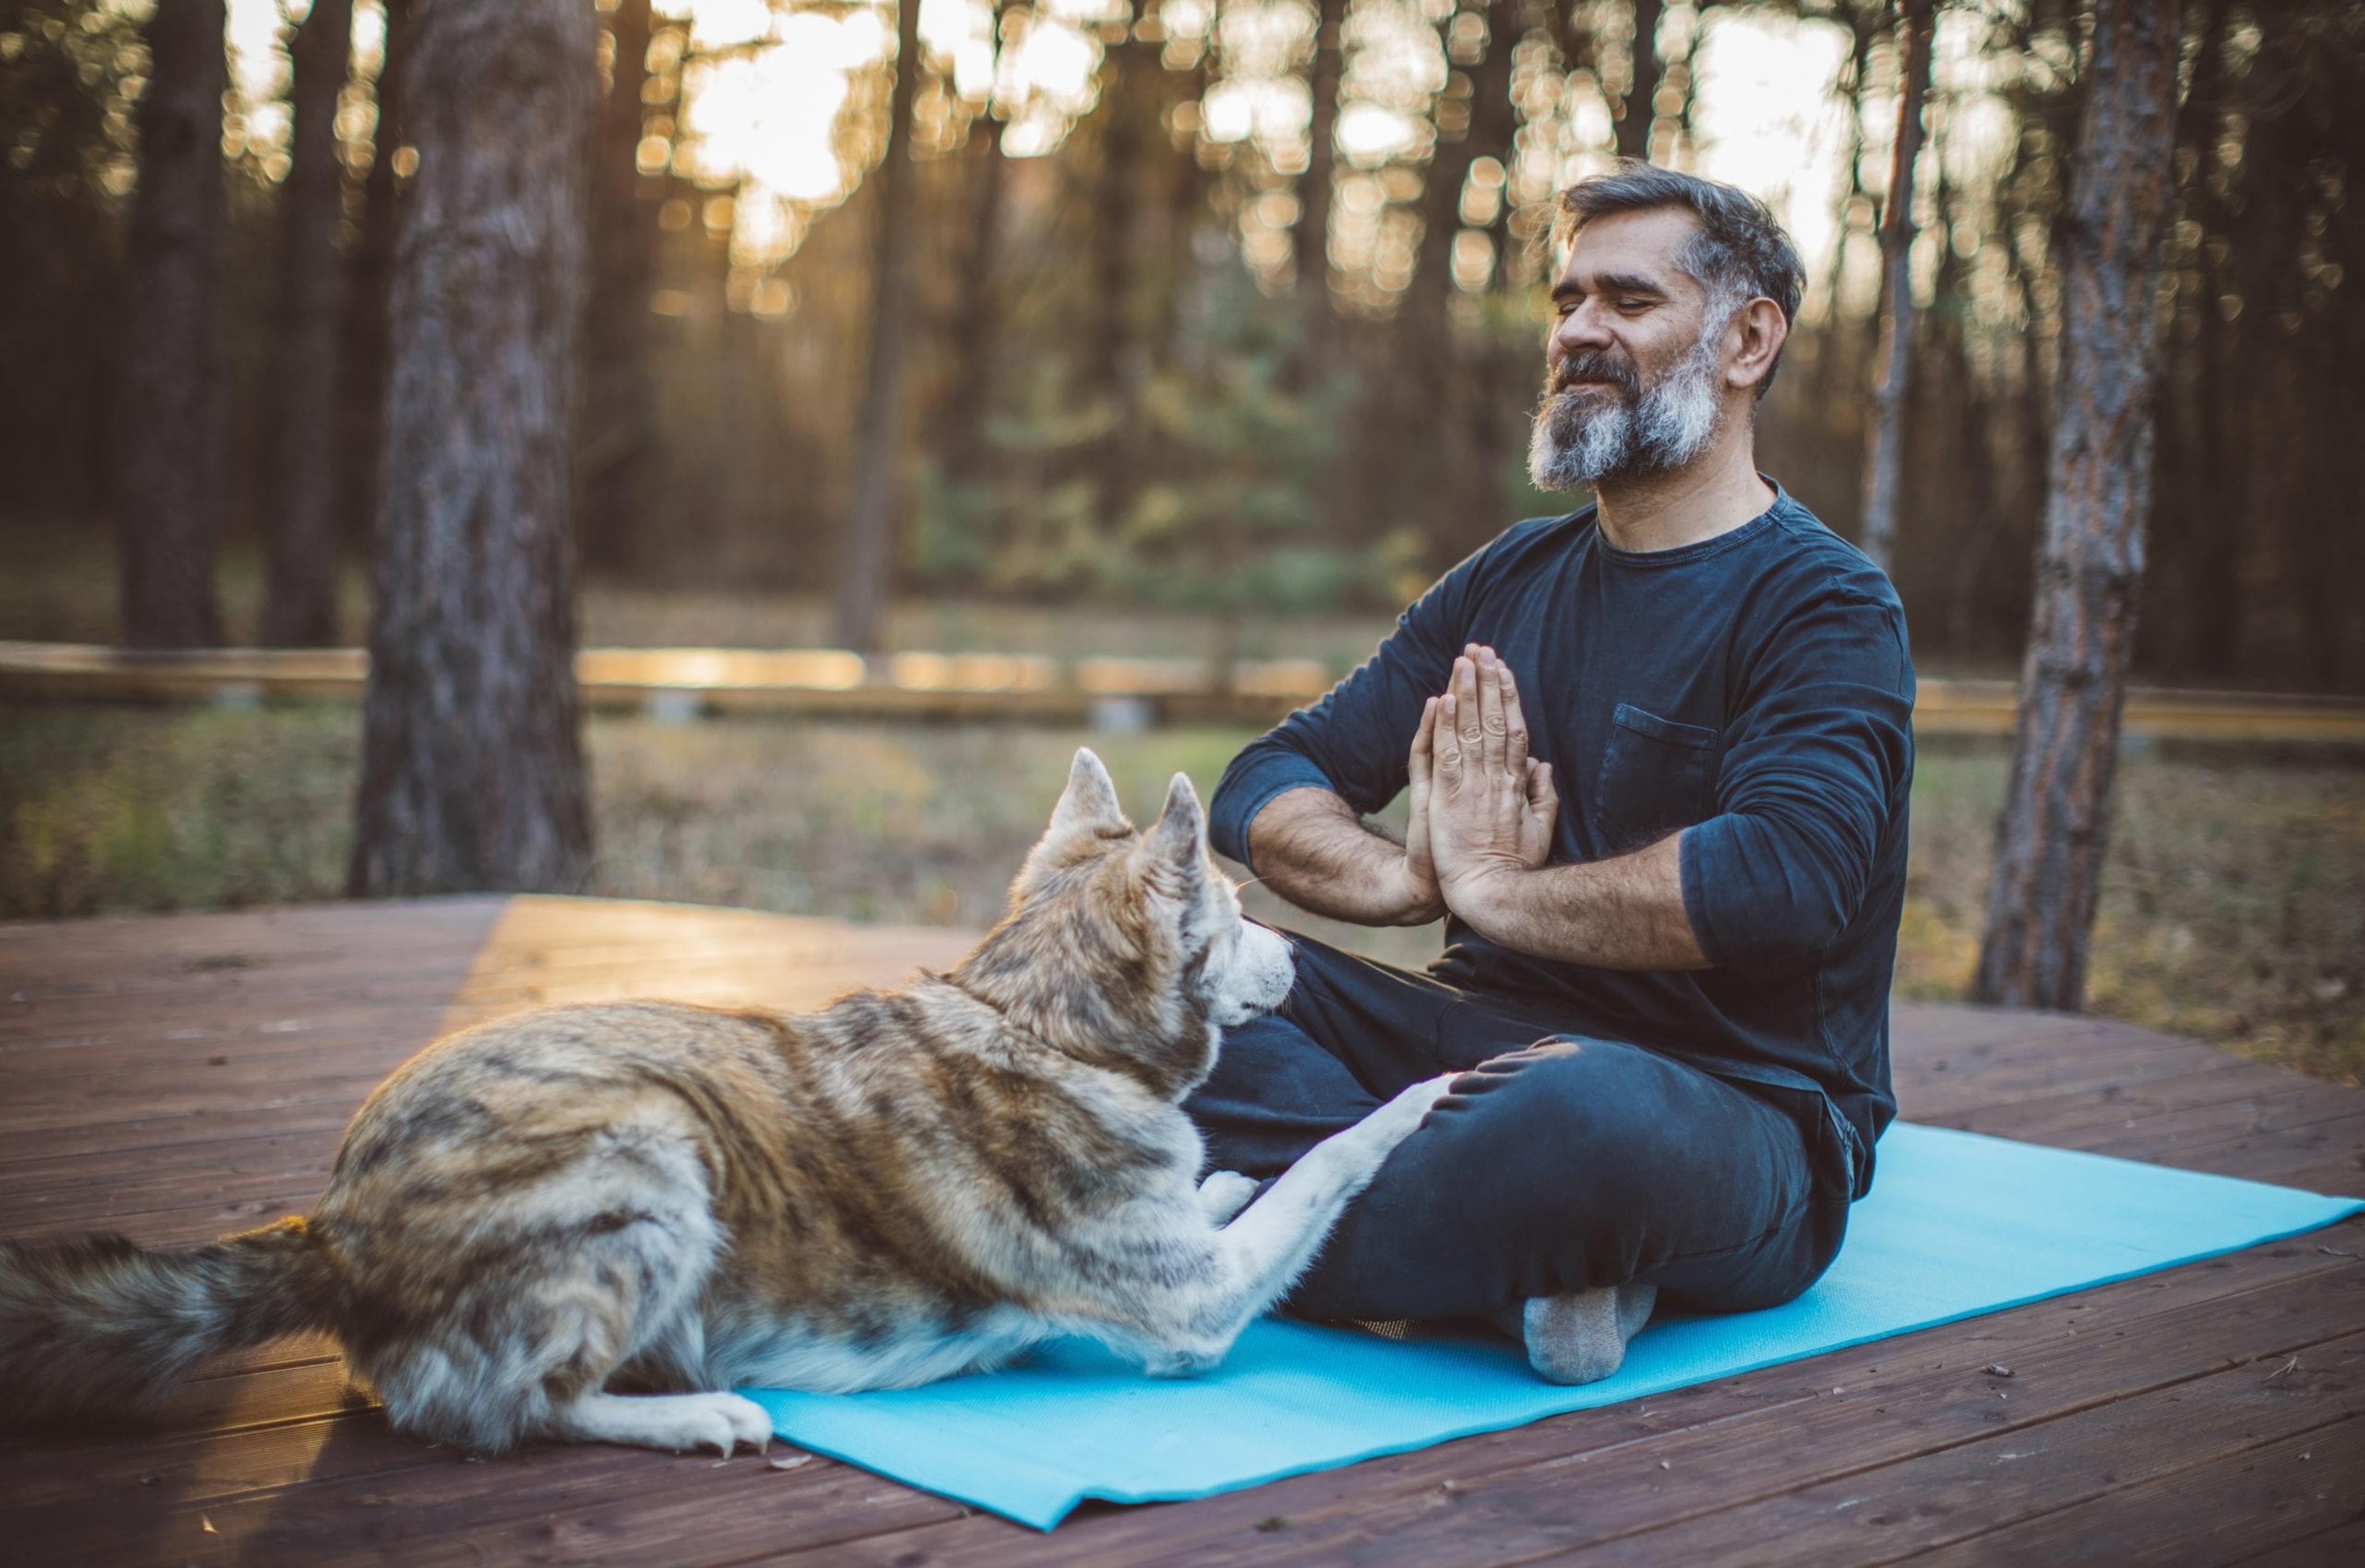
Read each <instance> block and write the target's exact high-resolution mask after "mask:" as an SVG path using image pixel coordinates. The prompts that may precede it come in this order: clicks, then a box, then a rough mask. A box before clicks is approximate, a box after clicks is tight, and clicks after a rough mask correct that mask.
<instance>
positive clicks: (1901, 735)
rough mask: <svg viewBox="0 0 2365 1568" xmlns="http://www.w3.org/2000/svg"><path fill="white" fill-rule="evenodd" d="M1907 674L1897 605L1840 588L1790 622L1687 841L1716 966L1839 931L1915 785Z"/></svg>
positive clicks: (1815, 945) (1782, 958)
mask: <svg viewBox="0 0 2365 1568" xmlns="http://www.w3.org/2000/svg"><path fill="white" fill-rule="evenodd" d="M1912 711H1913V677H1912V666H1911V662H1910V659H1909V656H1908V654H1907V651H1906V645H1905V631H1904V623H1903V621H1902V618H1901V617H1900V615H1899V613H1898V611H1897V609H1896V607H1895V605H1894V604H1893V603H1889V602H1883V601H1881V600H1878V599H1870V598H1866V597H1864V596H1862V595H1859V594H1857V593H1855V592H1853V591H1852V590H1850V589H1848V588H1844V587H1842V586H1839V585H1833V587H1832V588H1829V589H1828V590H1827V591H1826V592H1824V593H1823V594H1822V595H1821V596H1820V597H1817V598H1815V599H1810V600H1808V601H1807V602H1805V603H1803V604H1800V605H1799V606H1797V607H1796V608H1794V609H1793V610H1790V611H1789V612H1788V613H1787V614H1786V615H1785V616H1784V617H1783V618H1782V623H1781V627H1780V634H1779V636H1778V637H1776V638H1774V639H1772V640H1771V642H1770V644H1768V648H1767V652H1766V655H1765V663H1764V667H1762V668H1760V669H1758V670H1755V671H1754V672H1753V677H1752V678H1751V680H1750V681H1749V683H1748V687H1747V689H1746V691H1745V694H1744V699H1743V702H1742V704H1741V706H1740V710H1739V712H1738V713H1737V715H1736V716H1735V718H1734V720H1733V721H1732V724H1731V725H1730V728H1729V732H1728V739H1727V745H1726V750H1725V754H1724V758H1723V765H1722V768H1721V774H1720V778H1719V781H1718V787H1717V801H1716V804H1717V810H1718V814H1717V815H1715V816H1713V817H1711V818H1709V820H1708V821H1706V822H1704V823H1698V825H1697V826H1694V827H1692V828H1690V829H1688V830H1687V832H1686V833H1685V834H1684V838H1683V853H1682V873H1683V891H1684V908H1685V912H1686V913H1687V914H1688V915H1689V916H1690V919H1691V923H1692V929H1693V933H1694V935H1697V936H1698V939H1699V944H1700V947H1701V950H1702V951H1703V952H1705V953H1706V954H1707V955H1708V957H1709V960H1710V961H1711V962H1712V963H1714V964H1716V965H1718V966H1720V967H1723V966H1728V965H1731V966H1742V967H1761V966H1779V965H1790V964H1796V963H1799V962H1802V961H1805V960H1809V959H1811V958H1814V957H1815V956H1817V955H1818V954H1821V953H1822V952H1823V951H1824V950H1825V949H1827V948H1829V947H1830V946H1832V945H1833V943H1835V942H1837V941H1838V940H1839V939H1840V937H1841V936H1842V935H1844V934H1845V933H1846V932H1847V931H1848V929H1849V927H1850V926H1851V925H1852V924H1854V923H1855V920H1856V918H1857V916H1858V915H1859V913H1862V911H1863V910H1864V907H1865V900H1866V890H1867V888H1868V887H1869V886H1870V884H1871V882H1872V880H1873V876H1874V867H1875V865H1876V863H1877V861H1878V859H1879V857H1880V852H1881V849H1882V843H1881V840H1882V836H1883V834H1884V833H1885V832H1886V831H1888V829H1889V824H1891V823H1895V822H1899V821H1901V803H1902V801H1903V797H1904V794H1905V791H1906V790H1907V789H1908V788H1909V787H1910V785H1911V756H1912V741H1911V724H1912Z"/></svg>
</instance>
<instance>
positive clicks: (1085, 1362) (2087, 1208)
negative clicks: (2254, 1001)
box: [742, 1124, 2365, 1529]
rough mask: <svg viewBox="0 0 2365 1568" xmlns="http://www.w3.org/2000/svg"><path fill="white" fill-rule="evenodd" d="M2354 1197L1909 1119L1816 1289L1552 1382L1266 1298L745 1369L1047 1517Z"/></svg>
mask: <svg viewBox="0 0 2365 1568" xmlns="http://www.w3.org/2000/svg"><path fill="white" fill-rule="evenodd" d="M2360 1209H2365V1203H2360V1202H2359V1201H2357V1200H2355V1199H2350V1198H2326V1197H2319V1196H2318V1195H2316V1194H2315V1193H2302V1192H2297V1191H2294V1190H2293V1189H2292V1188H2289V1187H2270V1186H2266V1185H2263V1184H2261V1183H2259V1182H2237V1181H2233V1180H2231V1179H2229V1178H2226V1177H2223V1176H2204V1175H2200V1174H2197V1173H2195V1172H2192V1171H2189V1170H2169V1169H2167V1168H2166V1167H2164V1166H2158V1165H2142V1164H2137V1163H2135V1162H2134V1161H2132V1160H2125V1159H2106V1158H2104V1157H2102V1156H2101V1155H2092V1154H2078V1153H2073V1152H2070V1151H2068V1150H2066V1149H2057V1148H2043V1147H2040V1146H2038V1145H2035V1144H2024V1143H2012V1142H2010V1141H2007V1140H2005V1139H2002V1138H1993V1137H1980V1136H1978V1134H1975V1133H1958V1132H1950V1131H1946V1130H1944V1129H1941V1128H1936V1127H1920V1126H1909V1125H1905V1124H1900V1125H1898V1126H1892V1127H1891V1128H1889V1134H1888V1136H1887V1137H1884V1138H1882V1139H1881V1144H1880V1175H1879V1180H1878V1181H1877V1183H1876V1185H1875V1189H1874V1192H1873V1194H1872V1196H1871V1197H1869V1198H1866V1200H1865V1201H1864V1202H1862V1203H1860V1204H1856V1205H1855V1210H1854V1212H1853V1213H1852V1214H1851V1215H1850V1216H1849V1225H1848V1238H1847V1244H1846V1245H1845V1246H1844V1248H1843V1249H1841V1251H1840V1256H1839V1259H1838V1260H1837V1261H1836V1262H1834V1263H1833V1265H1832V1269H1831V1271H1830V1272H1829V1273H1827V1274H1825V1275H1824V1276H1823V1278H1822V1279H1821V1281H1820V1282H1818V1283H1817V1284H1816V1285H1815V1287H1814V1288H1813V1289H1812V1290H1810V1291H1809V1292H1808V1293H1807V1294H1805V1295H1803V1296H1801V1297H1799V1299H1798V1300H1797V1301H1794V1302H1792V1303H1790V1304H1789V1305H1787V1306H1779V1307H1776V1308H1774V1309H1772V1310H1771V1311H1767V1312H1753V1313H1742V1314H1736V1315H1734V1316H1721V1317H1688V1318H1667V1317H1662V1318H1660V1319H1658V1320H1656V1321H1654V1322H1653V1324H1652V1325H1651V1326H1650V1327H1648V1328H1646V1329H1644V1330H1643V1331H1642V1334H1640V1335H1639V1336H1637V1337H1636V1338H1635V1340H1634V1342H1633V1344H1632V1346H1631V1349H1630V1350H1628V1352H1627V1356H1626V1364H1625V1365H1624V1367H1622V1368H1621V1369H1620V1371H1619V1372H1618V1373H1617V1375H1616V1376H1614V1377H1611V1378H1608V1379H1606V1380H1605V1381H1603V1382H1600V1383H1593V1384H1590V1385H1588V1386H1586V1387H1584V1388H1560V1387H1555V1386H1554V1385H1552V1384H1551V1383H1542V1382H1540V1381H1539V1380H1538V1379H1537V1378H1536V1377H1535V1376H1534V1374H1533V1373H1531V1372H1529V1370H1528V1366H1527V1362H1526V1361H1525V1359H1524V1358H1523V1357H1522V1355H1521V1354H1520V1353H1519V1350H1518V1349H1517V1348H1516V1347H1514V1346H1513V1345H1512V1343H1511V1342H1510V1341H1509V1340H1508V1339H1498V1338H1485V1339H1481V1338H1476V1337H1471V1338H1414V1339H1410V1340H1406V1341H1402V1342H1398V1341H1394V1340H1388V1339H1384V1338H1377V1337H1375V1336H1373V1335H1370V1334H1365V1333H1362V1332H1361V1331H1358V1330H1352V1329H1338V1328H1321V1327H1314V1326H1312V1325H1308V1324H1303V1323H1295V1322H1290V1321H1288V1320H1285V1319H1281V1318H1267V1319H1265V1320H1264V1321H1262V1322H1260V1323H1257V1324H1255V1325H1253V1326H1252V1327H1250V1329H1249V1331H1248V1333H1246V1334H1245V1335H1243V1336H1242V1337H1241V1338H1240V1341H1239V1345H1238V1346H1236V1347H1235V1348H1234V1350H1233V1351H1232V1353H1231V1355H1230V1356H1229V1357H1228V1358H1227V1360H1226V1361H1225V1362H1224V1364H1223V1365H1222V1366H1221V1367H1219V1368H1217V1369H1216V1371H1215V1372H1211V1373H1208V1374H1207V1375H1205V1376H1204V1377H1199V1378H1192V1379H1184V1380H1174V1381H1168V1380H1161V1379H1156V1378H1149V1377H1145V1376H1143V1375H1142V1374H1141V1373H1140V1372H1136V1371H1132V1370H1130V1369H1128V1368H1126V1366H1124V1365H1123V1364H1122V1363H1120V1362H1119V1361H1117V1360H1116V1359H1115V1357H1113V1356H1111V1355H1109V1354H1108V1353H1107V1352H1106V1351H1104V1350H1101V1349H1100V1348H1099V1347H1097V1346H1095V1345H1093V1344H1091V1343H1089V1342H1086V1341H1082V1340H1060V1341H1059V1342H1057V1343H1055V1344H1052V1345H1049V1346H1047V1347H1045V1348H1044V1349H1042V1350H1038V1351H1037V1353H1036V1354H1035V1355H1034V1356H1033V1357H1032V1358H1030V1359H1029V1360H1027V1361H1025V1362H1023V1363H1021V1364H1019V1365H1017V1366H1014V1367H1010V1368H1007V1369H1005V1370H1003V1371H1001V1372H989V1373H983V1374H981V1375H978V1376H973V1377H964V1378H956V1379H953V1380H951V1381H949V1382H946V1383H933V1384H930V1385H929V1386H927V1387H925V1388H914V1389H904V1390H900V1391H896V1392H893V1393H880V1394H799V1393H793V1392H790V1391H786V1390H781V1389H758V1388H751V1389H745V1390H742V1392H743V1393H745V1394H747V1396H748V1397H750V1398H752V1399H755V1400H757V1401H758V1402H759V1403H761V1404H762V1405H763V1406H765V1407H766V1408H767V1409H768V1410H769V1411H770V1412H771V1413H772V1425H773V1429H774V1430H775V1431H777V1432H778V1433H779V1435H780V1436H781V1437H782V1438H785V1439H788V1440H789V1441H790V1442H793V1443H796V1444H798V1445H799V1446H801V1447H803V1448H807V1449H811V1450H814V1451H815V1452H818V1453H824V1454H828V1455H830V1456H831V1457H833V1458H836V1459H842V1460H845V1461H846V1462H849V1463H853V1464H858V1465H860V1466H862V1467H863V1468H864V1469H866V1470H873V1471H877V1472H878V1473H880V1474H882V1475H890V1476H892V1477H894V1478H895V1479H896V1480H898V1481H905V1482H909V1483H910V1484H913V1485H914V1486H919V1487H924V1488H925V1489H926V1490H928V1491H931V1492H939V1493H943V1494H944V1495H947V1496H951V1497H957V1498H959V1499H960V1500H961V1501H963V1502H966V1503H971V1504H974V1505H976V1506H979V1507H981V1508H987V1509H990V1510H992V1512H994V1513H997V1514H1000V1515H1003V1517H1004V1518H1012V1519H1015V1520H1017V1521H1018V1522H1019V1523H1021V1524H1026V1525H1033V1526H1035V1527H1036V1528H1037V1529H1050V1528H1051V1527H1052V1526H1053V1525H1056V1524H1058V1523H1059V1520H1060V1519H1062V1518H1065V1517H1066V1516H1067V1513H1068V1511H1069V1510H1070V1508H1073V1507H1074V1506H1076V1505H1077V1504H1078V1503H1080V1502H1082V1501H1083V1500H1084V1499H1085V1498H1087V1497H1102V1498H1106V1499H1108V1500H1110V1501H1112V1502H1118V1503H1148V1502H1162V1501H1172V1500H1177V1499H1181V1498H1186V1497H1204V1496H1206V1495H1209V1494H1211V1493H1216V1492H1227V1491H1231V1490H1233V1489H1235V1488H1237V1487H1242V1486H1253V1485H1256V1484H1260V1483H1261V1482H1266V1481H1276V1480H1279V1479H1280V1478H1281V1477H1283V1476H1284V1475H1295V1474H1298V1473H1302V1472H1305V1471H1309V1470H1325V1469H1328V1468H1330V1467H1331V1466H1334V1465H1341V1464H1351V1463H1353V1462H1356V1461H1358V1460H1363V1459H1371V1458H1374V1457H1376V1456H1378V1455H1381V1454H1389V1453H1401V1452H1403V1451H1405V1450H1408V1449H1418V1448H1426V1447H1428V1446H1429V1444H1431V1443H1440V1442H1443V1441H1445V1440H1446V1439H1450V1438H1459V1437H1466V1436H1468V1435H1470V1434H1471V1433H1474V1432H1492V1431H1499V1430H1501V1429H1502V1428H1506V1427H1516V1426H1520V1425H1523V1424H1525V1423H1527V1422H1530V1421H1533V1420H1537V1419H1540V1418H1541V1417H1546V1416H1556V1415H1559V1414H1561V1413H1562V1412H1564V1411H1568V1410H1582V1409H1586V1408H1589V1407H1591V1406H1597V1405H1611V1404H1616V1403H1617V1402H1619V1401H1620V1400H1625V1399H1634V1398H1639V1397H1642V1396H1643V1395H1646V1394H1659V1393H1663V1392H1664V1391H1665V1390H1667V1389H1671V1388H1680V1387H1683V1386H1685V1385H1686V1384H1688V1383H1703V1382H1706V1381H1708V1380H1709V1379H1711V1378H1719V1377H1730V1376H1732V1375H1733V1374H1735V1373H1738V1372H1749V1371H1752V1370H1753V1369H1754V1368H1757V1367H1764V1366H1771V1365H1773V1364H1775V1363H1776V1362H1777V1361H1796V1360H1799V1358H1801V1357H1806V1356H1814V1355H1820V1354H1821V1353H1822V1352H1824V1351H1826V1350H1841V1349H1844V1347H1846V1346H1849V1345H1858V1344H1862V1343H1864V1342H1865V1341H1866V1340H1869V1339H1878V1338H1885V1337H1887V1336H1889V1335H1891V1334H1903V1333H1906V1332H1908V1331H1910V1330H1912V1329H1916V1328H1928V1327H1934V1326H1936V1325H1938V1324H1941V1323H1951V1322H1954V1321H1955V1320H1956V1319H1957V1318H1962V1317H1970V1316H1976V1315H1978V1314H1979V1313H1983V1312H1997V1311H2001V1309H2003V1308H2005V1307H2008V1306H2017V1305H2020V1304H2022V1303H2023V1302H2030V1301H2038V1300H2042V1299H2043V1298H2045V1297H2046V1296H2052V1295H2060V1294H2065V1293H2067V1292H2069V1291H2074V1290H2081V1289H2084V1288H2086V1287H2088V1286H2091V1285H2098V1284H2102V1283H2105V1282H2109V1281H2112V1280H2120V1279H2125V1278H2127V1277H2128V1276H2130V1275H2134V1274H2144V1273H2149V1272H2151V1271H2155V1270H2158V1269H2165V1268H2169V1267H2170V1266H2172V1265H2174V1264H2177V1263H2184V1262H2190V1261H2191V1260H2194V1259H2198V1258H2207V1257H2212V1256H2214V1255H2215V1254H2217V1253H2220V1252H2229V1251H2232V1250H2234V1249H2236V1248H2242V1247H2249V1246H2254V1245H2256V1244H2257V1243H2259V1242H2262V1241H2271V1240H2275V1239H2277V1238H2281V1237H2286V1236H2294V1235H2297V1234H2299V1233H2300V1232H2302V1231H2306V1230H2313V1229H2315V1228H2316V1227H2317V1226H2324V1225H2328V1224H2330V1223H2332V1222H2333V1221H2334V1220H2337V1219H2339V1218H2342V1217H2343V1216H2345V1215H2351V1214H2355V1213H2357V1212H2358V1211H2359V1210H2360Z"/></svg>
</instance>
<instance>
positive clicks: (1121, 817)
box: [1045, 746, 1133, 838]
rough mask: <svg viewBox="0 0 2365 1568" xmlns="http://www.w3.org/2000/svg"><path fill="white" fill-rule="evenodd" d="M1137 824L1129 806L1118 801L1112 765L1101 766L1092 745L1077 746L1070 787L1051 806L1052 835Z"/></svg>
mask: <svg viewBox="0 0 2365 1568" xmlns="http://www.w3.org/2000/svg"><path fill="white" fill-rule="evenodd" d="M1132 826H1133V824H1132V823H1129V822H1127V821H1126V820H1125V810H1124V808H1123V807H1121V806H1119V805H1118V804H1117V801H1116V785H1115V782H1114V781H1112V780H1111V779H1110V778H1109V774H1108V769H1107V768H1106V767H1103V766H1101V759H1100V758H1099V757H1097V756H1093V753H1092V748H1091V747H1089V746H1079V747H1077V748H1076V760H1075V762H1074V764H1073V765H1071V766H1070V767H1069V769H1068V788H1067V789H1066V790H1064V791H1062V792H1061V794H1060V796H1059V804H1058V805H1057V806H1054V807H1053V808H1052V809H1051V826H1050V830H1049V832H1048V833H1047V834H1045V836H1046V837H1048V838H1063V837H1065V836H1067V835H1068V834H1073V833H1082V832H1090V831H1093V830H1096V829H1100V828H1108V827H1113V828H1118V829H1121V830H1126V831H1130V830H1131V828H1132Z"/></svg>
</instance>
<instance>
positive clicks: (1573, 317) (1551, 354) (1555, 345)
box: [1544, 299, 1612, 365]
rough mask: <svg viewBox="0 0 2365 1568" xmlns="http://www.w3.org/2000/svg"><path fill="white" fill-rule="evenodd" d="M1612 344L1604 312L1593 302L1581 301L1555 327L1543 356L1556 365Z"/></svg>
mask: <svg viewBox="0 0 2365 1568" xmlns="http://www.w3.org/2000/svg"><path fill="white" fill-rule="evenodd" d="M1611 341H1612V340H1611V338H1610V335H1609V330H1608V320H1607V319H1606V318H1605V316H1604V314H1603V312H1602V311H1601V310H1600V309H1599V308H1597V307H1596V306H1595V305H1594V303H1593V302H1592V301H1591V300H1589V299H1581V300H1579V301H1577V304H1576V308H1575V309H1574V310H1571V311H1570V312H1569V313H1568V314H1567V315H1565V316H1563V317H1561V318H1560V319H1559V320H1557V321H1555V322H1554V323H1553V324H1552V336H1551V337H1550V338H1549V339H1547V340H1546V341H1545V344H1544V356H1545V358H1546V359H1548V360H1549V361H1550V362H1551V363H1552V364H1555V365H1556V364H1560V363H1561V362H1562V361H1563V360H1566V359H1572V358H1574V357H1575V356H1576V355H1578V354H1581V353H1592V352H1594V351H1595V350H1597V349H1606V348H1608V347H1609V346H1610V343H1611Z"/></svg>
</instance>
